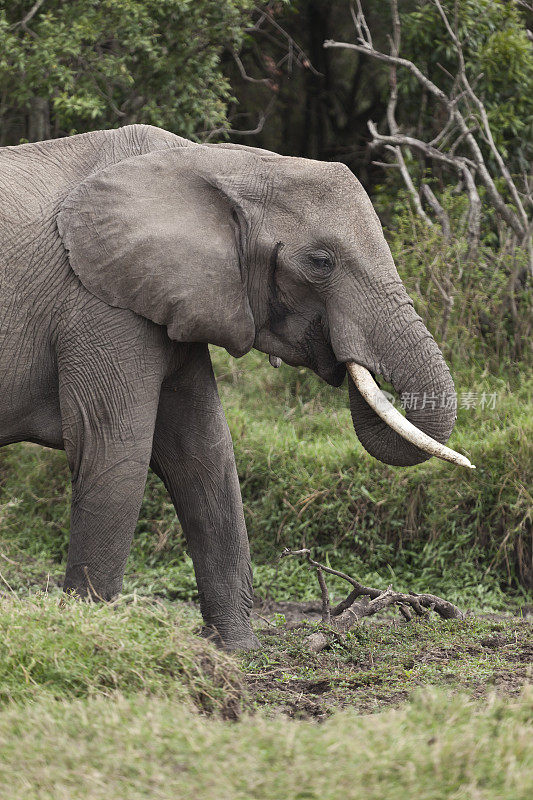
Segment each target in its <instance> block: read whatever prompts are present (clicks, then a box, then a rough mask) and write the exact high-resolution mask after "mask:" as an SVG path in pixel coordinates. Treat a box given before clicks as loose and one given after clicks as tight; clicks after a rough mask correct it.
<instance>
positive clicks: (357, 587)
mask: <svg viewBox="0 0 533 800" xmlns="http://www.w3.org/2000/svg"><path fill="white" fill-rule="evenodd" d="M287 556H303V557H305V559H306V561H307V563H308V564H309V566H311V567H313V568H314V569H315V570H316V572H317V577H318V582H319V586H320V592H321V595H322V622H323V623H324V624H326V625H328V624H329V626H330V628H331V631H330V632H329V633H331V634H335V635H338V634H339V633H340V634H343V633H347V632H348V631H349V630H350V628H353V627H354V625H356V624H357V623H358V622H359V621H360V620H361V619H363V617H369V616H372V615H373V614H377V613H378V612H379V611H383V610H384V609H385V608H388V607H389V606H392V605H396V606H398V610H399V612H400V614H401V615H402V616H403V618H404V619H406V620H410V619H412V616H413V612H414V614H415V615H417V616H419V617H425V616H427V615H428V614H429V613H430V612H431V611H434V612H435V613H436V614H438V615H439V616H440V617H442V618H443V619H463V618H464V614H463V612H462V611H460V609H459V608H457V606H454V605H453V603H450V602H449V601H448V600H444V599H443V598H442V597H437V596H436V595H433V594H415V593H414V592H409V593H408V594H405V593H402V592H395V591H393V589H392V587H391V586H388V587H387V589H385V591H382V590H380V589H374V588H372V587H371V586H364V585H363V584H362V583H360V582H359V581H357V580H356V579H355V578H352V577H351V576H350V575H347V574H346V573H345V572H341V571H340V570H336V569H332V568H331V567H328V566H326V565H325V564H321V563H320V562H319V561H315V560H314V559H313V558H312V557H311V551H310V550H309V549H308V548H306V547H304V548H302V549H300V550H290V549H289V548H285V550H283V552H282V554H281V558H286V557H287ZM324 572H326V573H327V574H329V575H335V576H337V577H338V578H342V579H343V580H345V581H347V582H348V583H349V584H350V585H351V586H353V589H352V591H351V592H350V593H349V595H348V596H347V597H346V599H345V600H343V601H342V602H340V603H339V604H338V605H337V606H336V607H335V608H334V609H333V610H332V611H331V610H330V600H329V592H328V589H327V586H326V582H325V579H324V575H323V573H324ZM359 598H361V599H359ZM330 639H331V636H328V631H318V632H317V633H313V634H311V636H309V637H308V646H309V649H310V650H312V652H315V653H318V652H320V650H323V649H324V647H326V646H327V645H328V644H329V642H330Z"/></svg>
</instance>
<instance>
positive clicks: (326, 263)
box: [311, 253, 333, 272]
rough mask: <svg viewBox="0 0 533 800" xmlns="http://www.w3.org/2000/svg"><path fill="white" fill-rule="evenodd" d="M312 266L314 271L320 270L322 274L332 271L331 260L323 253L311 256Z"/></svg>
mask: <svg viewBox="0 0 533 800" xmlns="http://www.w3.org/2000/svg"><path fill="white" fill-rule="evenodd" d="M311 259H312V262H313V266H314V267H315V268H316V269H319V270H321V271H322V272H328V271H329V270H331V269H333V263H332V261H331V258H330V257H329V256H327V255H326V254H325V253H320V254H319V255H316V256H311Z"/></svg>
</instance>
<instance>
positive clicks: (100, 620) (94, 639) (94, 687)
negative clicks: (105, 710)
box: [0, 594, 243, 716]
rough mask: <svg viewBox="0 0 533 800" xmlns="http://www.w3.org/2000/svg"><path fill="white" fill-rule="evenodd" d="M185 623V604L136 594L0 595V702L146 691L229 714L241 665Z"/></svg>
mask: <svg viewBox="0 0 533 800" xmlns="http://www.w3.org/2000/svg"><path fill="white" fill-rule="evenodd" d="M191 628H192V626H191V623H190V622H188V621H187V619H186V616H185V615H184V612H183V610H177V609H175V608H172V609H171V608H168V607H164V606H162V605H161V604H156V603H153V602H149V601H140V600H138V599H135V602H134V603H128V602H126V601H125V600H121V601H119V603H117V604H115V605H112V606H109V605H99V606H94V605H91V604H88V603H82V602H79V601H78V600H75V599H73V598H63V599H62V601H61V603H59V602H58V598H57V597H50V596H47V595H40V596H39V595H37V596H33V597H26V598H24V600H23V601H21V600H19V598H17V597H16V596H13V595H11V594H7V595H4V596H0V705H2V704H5V703H7V702H9V701H15V702H17V703H23V702H28V701H33V700H35V699H38V698H42V697H43V696H44V697H46V696H48V697H53V698H56V699H61V700H71V699H73V698H79V697H94V696H96V695H104V696H106V697H110V696H112V695H113V694H115V693H116V692H120V693H121V694H122V695H123V696H124V695H131V694H136V693H139V692H144V693H146V694H148V695H150V696H151V697H154V696H159V697H171V698H174V699H176V700H179V701H180V702H181V703H185V704H187V705H189V707H195V708H198V709H200V710H202V711H205V712H209V713H217V714H223V715H226V716H227V715H231V716H235V714H236V713H237V712H238V710H239V706H240V703H241V700H242V699H243V687H242V682H241V677H240V674H239V671H238V669H237V667H236V665H235V664H234V662H233V661H231V659H230V658H229V657H228V656H225V655H224V654H223V653H220V652H219V651H217V650H216V649H215V648H214V647H213V646H212V645H210V644H209V643H208V642H207V641H206V640H204V639H200V638H199V637H197V636H193V634H192V629H191Z"/></svg>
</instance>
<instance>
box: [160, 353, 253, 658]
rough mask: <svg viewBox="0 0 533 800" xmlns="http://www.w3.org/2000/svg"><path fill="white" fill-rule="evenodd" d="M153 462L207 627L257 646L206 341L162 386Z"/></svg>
mask: <svg viewBox="0 0 533 800" xmlns="http://www.w3.org/2000/svg"><path fill="white" fill-rule="evenodd" d="M151 467H152V469H153V470H154V472H155V473H156V474H157V475H159V477H160V478H161V479H162V480H163V482H164V484H165V486H166V488H167V490H168V492H169V494H170V495H171V497H172V501H173V503H174V506H175V508H176V512H177V514H178V517H179V519H180V522H181V525H182V527H183V530H184V533H185V536H186V539H187V544H188V548H189V552H190V554H191V557H192V560H193V563H194V569H195V573H196V580H197V583H198V590H199V595H200V604H201V610H202V615H203V618H204V622H205V625H206V633H207V634H208V635H209V634H210V633H211V634H212V635H214V637H215V638H216V639H219V640H221V642H222V643H223V645H224V646H225V647H227V648H229V649H241V648H242V649H250V648H252V647H255V646H257V639H256V638H255V636H254V634H253V632H252V629H251V625H250V611H251V607H252V570H251V565H250V552H249V546H248V537H247V534H246V526H245V522H244V515H243V508H242V500H241V493H240V487H239V480H238V476H237V469H236V466H235V458H234V454H233V445H232V441H231V436H230V433H229V430H228V426H227V423H226V419H225V416H224V411H223V409H222V405H221V403H220V399H219V396H218V391H217V387H216V381H215V378H214V375H213V371H212V367H211V360H210V357H209V351H208V349H207V347H206V346H205V345H195V346H193V347H192V348H191V357H190V360H189V361H188V363H187V364H186V365H185V366H184V367H183V368H182V369H181V370H180V371H179V372H178V373H177V374H176V376H174V378H173V379H172V380H171V381H168V382H167V383H166V384H165V385H164V386H163V390H162V392H161V396H160V401H159V410H158V414H157V423H156V429H155V435H154V445H153V451H152V461H151Z"/></svg>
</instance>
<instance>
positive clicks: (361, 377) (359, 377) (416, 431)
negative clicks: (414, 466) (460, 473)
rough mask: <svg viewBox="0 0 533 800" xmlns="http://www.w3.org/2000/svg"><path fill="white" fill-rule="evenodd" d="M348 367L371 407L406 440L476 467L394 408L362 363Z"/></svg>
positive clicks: (454, 462)
mask: <svg viewBox="0 0 533 800" xmlns="http://www.w3.org/2000/svg"><path fill="white" fill-rule="evenodd" d="M346 368H347V370H348V372H349V373H350V377H351V379H352V380H353V382H354V383H355V385H356V386H357V388H358V389H359V391H360V393H361V395H362V396H363V397H364V399H365V400H366V402H367V403H368V405H369V406H370V408H372V409H373V410H374V411H375V412H376V414H377V415H378V416H379V417H381V419H382V420H383V422H385V423H386V424H387V425H388V426H389V427H390V428H392V430H393V431H396V433H398V434H399V435H400V436H402V437H403V438H404V439H405V440H406V441H408V442H411V444H414V445H415V447H418V448H419V449H420V450H423V451H424V453H429V455H432V456H436V457H437V458H442V459H443V460H444V461H451V463H452V464H458V465H459V466H460V467H469V468H470V469H475V466H474V465H473V464H471V463H470V461H469V460H468V458H466V456H462V455H461V454H460V453H456V452H455V450H452V449H451V448H450V447H446V445H444V444H441V443H440V442H437V441H436V440H435V439H432V438H431V436H428V435H427V433H424V431H421V430H420V428H417V427H416V425H413V423H412V422H409V420H408V419H406V418H405V417H404V416H402V414H400V412H399V411H398V409H397V408H394V406H393V405H392V403H390V402H389V401H388V400H387V398H386V397H385V395H384V394H383V392H382V391H381V389H380V388H379V386H378V385H377V383H376V382H375V380H374V379H373V377H372V375H371V374H370V372H369V371H368V370H367V369H366V368H365V367H362V366H361V365H360V364H355V363H354V362H353V361H349V362H348V363H347V364H346Z"/></svg>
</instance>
